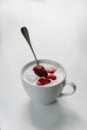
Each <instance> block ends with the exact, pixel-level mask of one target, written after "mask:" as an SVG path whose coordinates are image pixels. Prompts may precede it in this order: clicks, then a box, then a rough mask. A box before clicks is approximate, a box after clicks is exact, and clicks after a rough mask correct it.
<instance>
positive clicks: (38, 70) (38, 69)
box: [33, 65, 48, 77]
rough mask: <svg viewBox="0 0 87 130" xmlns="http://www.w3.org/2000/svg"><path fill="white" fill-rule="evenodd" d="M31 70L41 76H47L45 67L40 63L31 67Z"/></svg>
mask: <svg viewBox="0 0 87 130" xmlns="http://www.w3.org/2000/svg"><path fill="white" fill-rule="evenodd" d="M33 71H34V72H35V74H36V75H38V76H40V77H42V76H47V75H48V73H47V71H46V70H45V68H44V67H43V66H42V65H37V66H35V67H34V68H33Z"/></svg>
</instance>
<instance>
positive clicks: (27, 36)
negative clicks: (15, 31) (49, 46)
mask: <svg viewBox="0 0 87 130" xmlns="http://www.w3.org/2000/svg"><path fill="white" fill-rule="evenodd" d="M21 33H22V34H23V36H24V37H25V39H26V40H27V42H28V44H29V46H30V48H31V51H32V53H33V55H34V58H35V61H36V64H37V65H38V64H39V63H38V60H37V57H36V54H35V52H34V49H33V47H32V45H31V41H30V37H29V33H28V29H27V28H26V27H22V28H21Z"/></svg>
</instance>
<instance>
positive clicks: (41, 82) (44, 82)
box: [37, 78, 51, 85]
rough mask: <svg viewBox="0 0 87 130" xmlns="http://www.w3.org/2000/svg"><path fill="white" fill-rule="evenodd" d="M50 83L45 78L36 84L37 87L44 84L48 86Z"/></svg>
mask: <svg viewBox="0 0 87 130" xmlns="http://www.w3.org/2000/svg"><path fill="white" fill-rule="evenodd" d="M50 82H51V81H50V80H49V79H46V78H40V79H39V80H38V82H37V84H38V85H45V84H48V83H50Z"/></svg>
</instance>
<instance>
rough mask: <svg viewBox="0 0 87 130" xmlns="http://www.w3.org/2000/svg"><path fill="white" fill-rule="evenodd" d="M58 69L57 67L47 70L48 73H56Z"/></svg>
mask: <svg viewBox="0 0 87 130" xmlns="http://www.w3.org/2000/svg"><path fill="white" fill-rule="evenodd" d="M55 71H56V69H48V70H47V72H48V73H54V72H55Z"/></svg>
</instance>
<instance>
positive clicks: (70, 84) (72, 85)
mask: <svg viewBox="0 0 87 130" xmlns="http://www.w3.org/2000/svg"><path fill="white" fill-rule="evenodd" d="M67 85H69V86H70V87H72V88H73V91H72V92H69V93H61V94H60V95H59V97H63V96H70V95H72V94H73V93H74V92H75V91H76V85H75V84H74V83H73V82H67V81H66V82H65V86H67ZM65 86H64V87H65Z"/></svg>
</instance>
